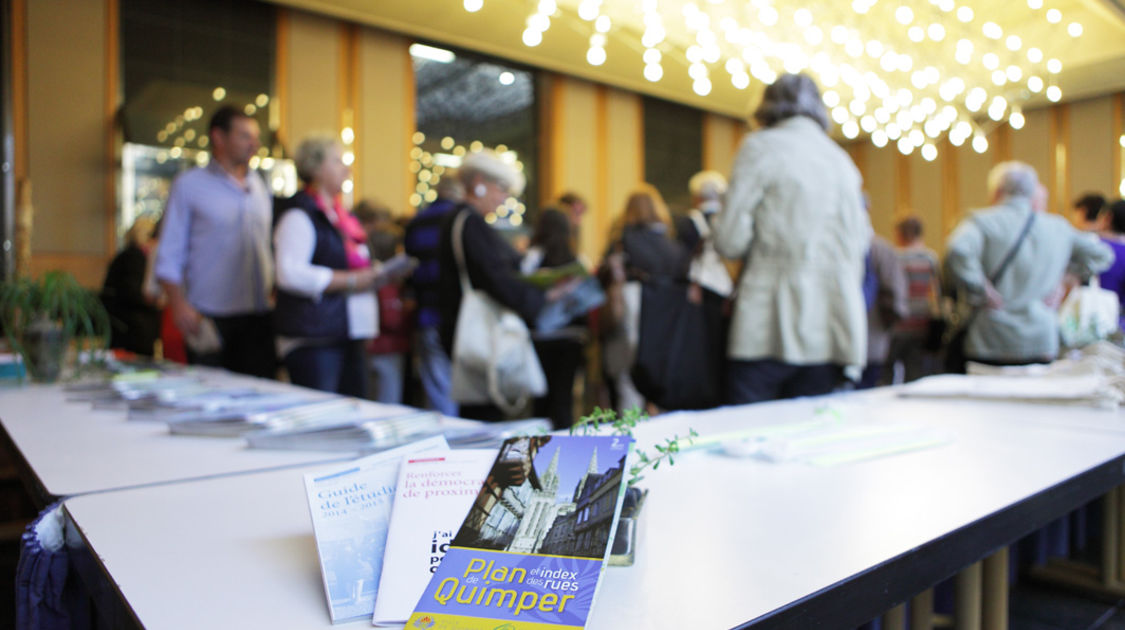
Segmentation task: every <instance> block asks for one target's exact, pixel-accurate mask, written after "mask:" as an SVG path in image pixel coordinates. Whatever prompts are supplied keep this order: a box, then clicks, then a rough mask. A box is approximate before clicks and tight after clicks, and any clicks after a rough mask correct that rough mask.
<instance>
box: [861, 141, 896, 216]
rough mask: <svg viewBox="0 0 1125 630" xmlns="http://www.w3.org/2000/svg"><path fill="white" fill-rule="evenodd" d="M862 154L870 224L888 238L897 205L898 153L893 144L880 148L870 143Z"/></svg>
mask: <svg viewBox="0 0 1125 630" xmlns="http://www.w3.org/2000/svg"><path fill="white" fill-rule="evenodd" d="M863 154H864V155H863V157H864V159H863V162H864V165H865V167H864V168H865V169H866V170H867V174H866V176H865V177H864V189H865V190H866V191H867V195H868V197H870V198H871V225H872V227H874V228H875V232H876V233H877V234H880V235H882V236H884V237H888V238H889V237H890V236H891V227H892V226H893V225H894V216H895V207H896V205H897V202H896V200H895V187H896V181H897V177H898V173H897V168H896V167H895V162H896V161H897V160H898V155H899V153H898V151H897V150H896V149H895V148H894V145H888V146H886V147H883V148H882V149H880V148H877V147H875V146H874V145H871V146H868V147H867V148H866V149H865V150H864V152H863Z"/></svg>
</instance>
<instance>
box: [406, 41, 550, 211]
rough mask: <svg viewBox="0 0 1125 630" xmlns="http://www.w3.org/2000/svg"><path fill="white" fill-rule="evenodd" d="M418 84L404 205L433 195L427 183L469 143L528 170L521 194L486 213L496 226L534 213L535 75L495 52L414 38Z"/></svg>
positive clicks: (431, 184)
mask: <svg viewBox="0 0 1125 630" xmlns="http://www.w3.org/2000/svg"><path fill="white" fill-rule="evenodd" d="M410 52H411V58H412V59H413V62H414V81H415V85H416V89H417V100H416V106H415V111H416V116H417V119H416V123H417V129H418V132H417V133H416V134H415V136H414V141H415V142H414V144H415V147H414V149H413V150H412V153H411V155H410V159H411V169H412V170H413V172H415V173H417V175H418V181H417V182H416V192H415V195H414V196H413V197H411V200H410V201H411V205H413V206H416V207H417V206H424V205H426V204H427V203H429V202H430V201H433V200H434V198H435V197H436V196H437V192H436V191H435V190H434V185H435V184H436V183H437V182H438V180H440V178H441V177H442V176H444V175H445V173H446V172H447V169H450V168H451V167H454V166H456V165H457V164H458V163H459V162H460V158H461V157H462V156H463V155H465V154H466V153H467V152H469V151H474V150H480V149H481V148H488V149H493V150H495V151H496V152H497V153H500V154H501V157H504V158H506V159H510V160H512V162H513V164H515V166H516V167H517V168H519V169H522V171H523V174H524V176H525V177H526V178H527V183H528V186H527V189H526V190H524V193H523V196H522V199H519V200H516V199H510V200H509V202H508V204H507V206H506V207H504V208H501V209H500V210H498V212H497V213H495V214H494V215H492V216H490V217H487V218H488V219H489V222H490V223H494V224H496V225H497V227H502V228H503V227H514V228H519V227H520V226H521V225H523V223H524V219H525V217H526V218H532V217H534V216H535V215H534V213H535V203H536V199H537V197H538V195H537V194H535V186H536V184H537V177H536V174H537V173H536V166H537V165H536V149H537V147H538V136H537V131H536V107H535V102H536V99H535V75H534V74H533V73H532V71H530V70H527V69H525V68H520V67H515V66H512V65H510V64H507V63H504V62H501V61H499V60H496V59H487V58H483V57H480V56H477V55H473V54H469V53H464V52H461V51H453V50H449V49H446V48H437V47H433V46H428V45H424V44H415V45H414V46H411V49H410Z"/></svg>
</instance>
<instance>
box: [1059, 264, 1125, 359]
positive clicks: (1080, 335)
mask: <svg viewBox="0 0 1125 630" xmlns="http://www.w3.org/2000/svg"><path fill="white" fill-rule="evenodd" d="M1119 308H1120V302H1119V301H1118V299H1117V294H1116V293H1114V292H1113V291H1109V290H1107V289H1103V288H1101V283H1100V282H1099V280H1098V278H1097V276H1095V277H1094V278H1093V279H1091V280H1090V286H1086V287H1075V288H1074V289H1073V290H1072V291H1071V292H1070V294H1069V295H1067V296H1066V300H1065V301H1064V302H1063V303H1062V306H1060V307H1059V337H1060V338H1061V339H1062V342H1063V345H1064V346H1066V347H1068V348H1081V347H1082V346H1086V345H1089V344H1092V343H1094V342H1095V341H1100V340H1102V339H1105V338H1106V337H1108V336H1110V334H1112V333H1114V332H1116V331H1117V326H1118V320H1117V317H1118V310H1119Z"/></svg>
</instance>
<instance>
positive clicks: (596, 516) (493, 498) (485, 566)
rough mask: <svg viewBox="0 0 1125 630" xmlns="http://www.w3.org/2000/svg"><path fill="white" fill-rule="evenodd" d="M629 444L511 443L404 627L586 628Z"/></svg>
mask: <svg viewBox="0 0 1125 630" xmlns="http://www.w3.org/2000/svg"><path fill="white" fill-rule="evenodd" d="M632 443H633V440H632V439H631V438H627V437H620V436H604V437H603V436H592V437H568V436H536V437H522V438H513V439H510V440H508V441H506V442H505V443H504V445H503V446H502V447H501V449H500V454H499V456H498V457H497V458H496V461H495V463H494V464H493V466H492V470H491V471H490V472H489V474H488V478H487V479H486V480H485V483H484V486H483V487H482V488H481V489H480V493H479V494H477V496H476V499H475V500H474V502H473V505H472V508H471V509H470V510H469V514H468V516H467V517H466V518H465V522H464V523H463V524H462V525H461V528H460V529H459V530H458V531H457V535H456V536H455V537H454V539H453V542H452V544H451V545H450V547H449V550H448V552H446V555H445V559H444V560H442V562H441V565H440V566H439V567H438V569H437V571H436V572H435V573H434V576H433V578H432V579H431V580H430V583H429V585H428V586H427V587H426V590H425V592H424V593H423V594H422V598H421V600H419V602H418V606H417V607H416V608H415V609H414V613H413V614H412V615H411V616H410V619H409V620H408V621H407V624H406V627H407V628H408V629H414V628H424V629H432V630H454V629H456V630H493V629H494V628H498V627H502V628H505V629H506V630H542V629H544V628H583V627H585V625H586V620H587V618H588V617H589V615H590V609H591V607H592V606H593V603H594V596H595V594H596V593H597V589H598V583H599V582H600V580H601V574H602V571H603V569H604V567H605V564H606V558H607V556H608V554H609V549H610V546H611V544H612V542H613V537H614V533H615V531H616V528H617V520H618V517H619V516H620V514H621V503H622V499H623V497H624V496H625V487H626V483H625V478H626V476H625V472H626V471H627V470H628V465H629V464H628V459H629V454H630V452H631V450H632ZM498 624H499V625H498Z"/></svg>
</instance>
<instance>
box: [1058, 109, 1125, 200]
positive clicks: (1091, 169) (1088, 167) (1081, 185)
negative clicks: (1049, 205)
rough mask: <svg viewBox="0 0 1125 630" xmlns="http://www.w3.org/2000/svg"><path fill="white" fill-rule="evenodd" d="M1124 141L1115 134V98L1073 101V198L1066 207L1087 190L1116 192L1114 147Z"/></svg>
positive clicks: (1070, 174)
mask: <svg viewBox="0 0 1125 630" xmlns="http://www.w3.org/2000/svg"><path fill="white" fill-rule="evenodd" d="M1119 147H1120V145H1119V144H1118V143H1117V138H1115V137H1114V135H1113V98H1112V97H1108V96H1107V97H1103V98H1097V99H1092V100H1088V101H1082V102H1079V103H1071V104H1070V147H1069V150H1068V151H1067V155H1068V156H1069V160H1068V162H1069V164H1068V165H1067V166H1068V175H1069V177H1070V186H1069V188H1070V194H1071V197H1072V198H1071V199H1064V200H1063V202H1064V203H1065V207H1064V208H1060V210H1063V211H1066V210H1069V208H1070V204H1071V202H1073V201H1074V198H1077V197H1079V196H1081V195H1083V194H1085V193H1087V192H1096V193H1100V194H1102V195H1107V196H1113V194H1114V191H1115V189H1116V188H1117V186H1116V179H1117V178H1116V177H1114V173H1113V151H1114V150H1116V149H1118V148H1119Z"/></svg>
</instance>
